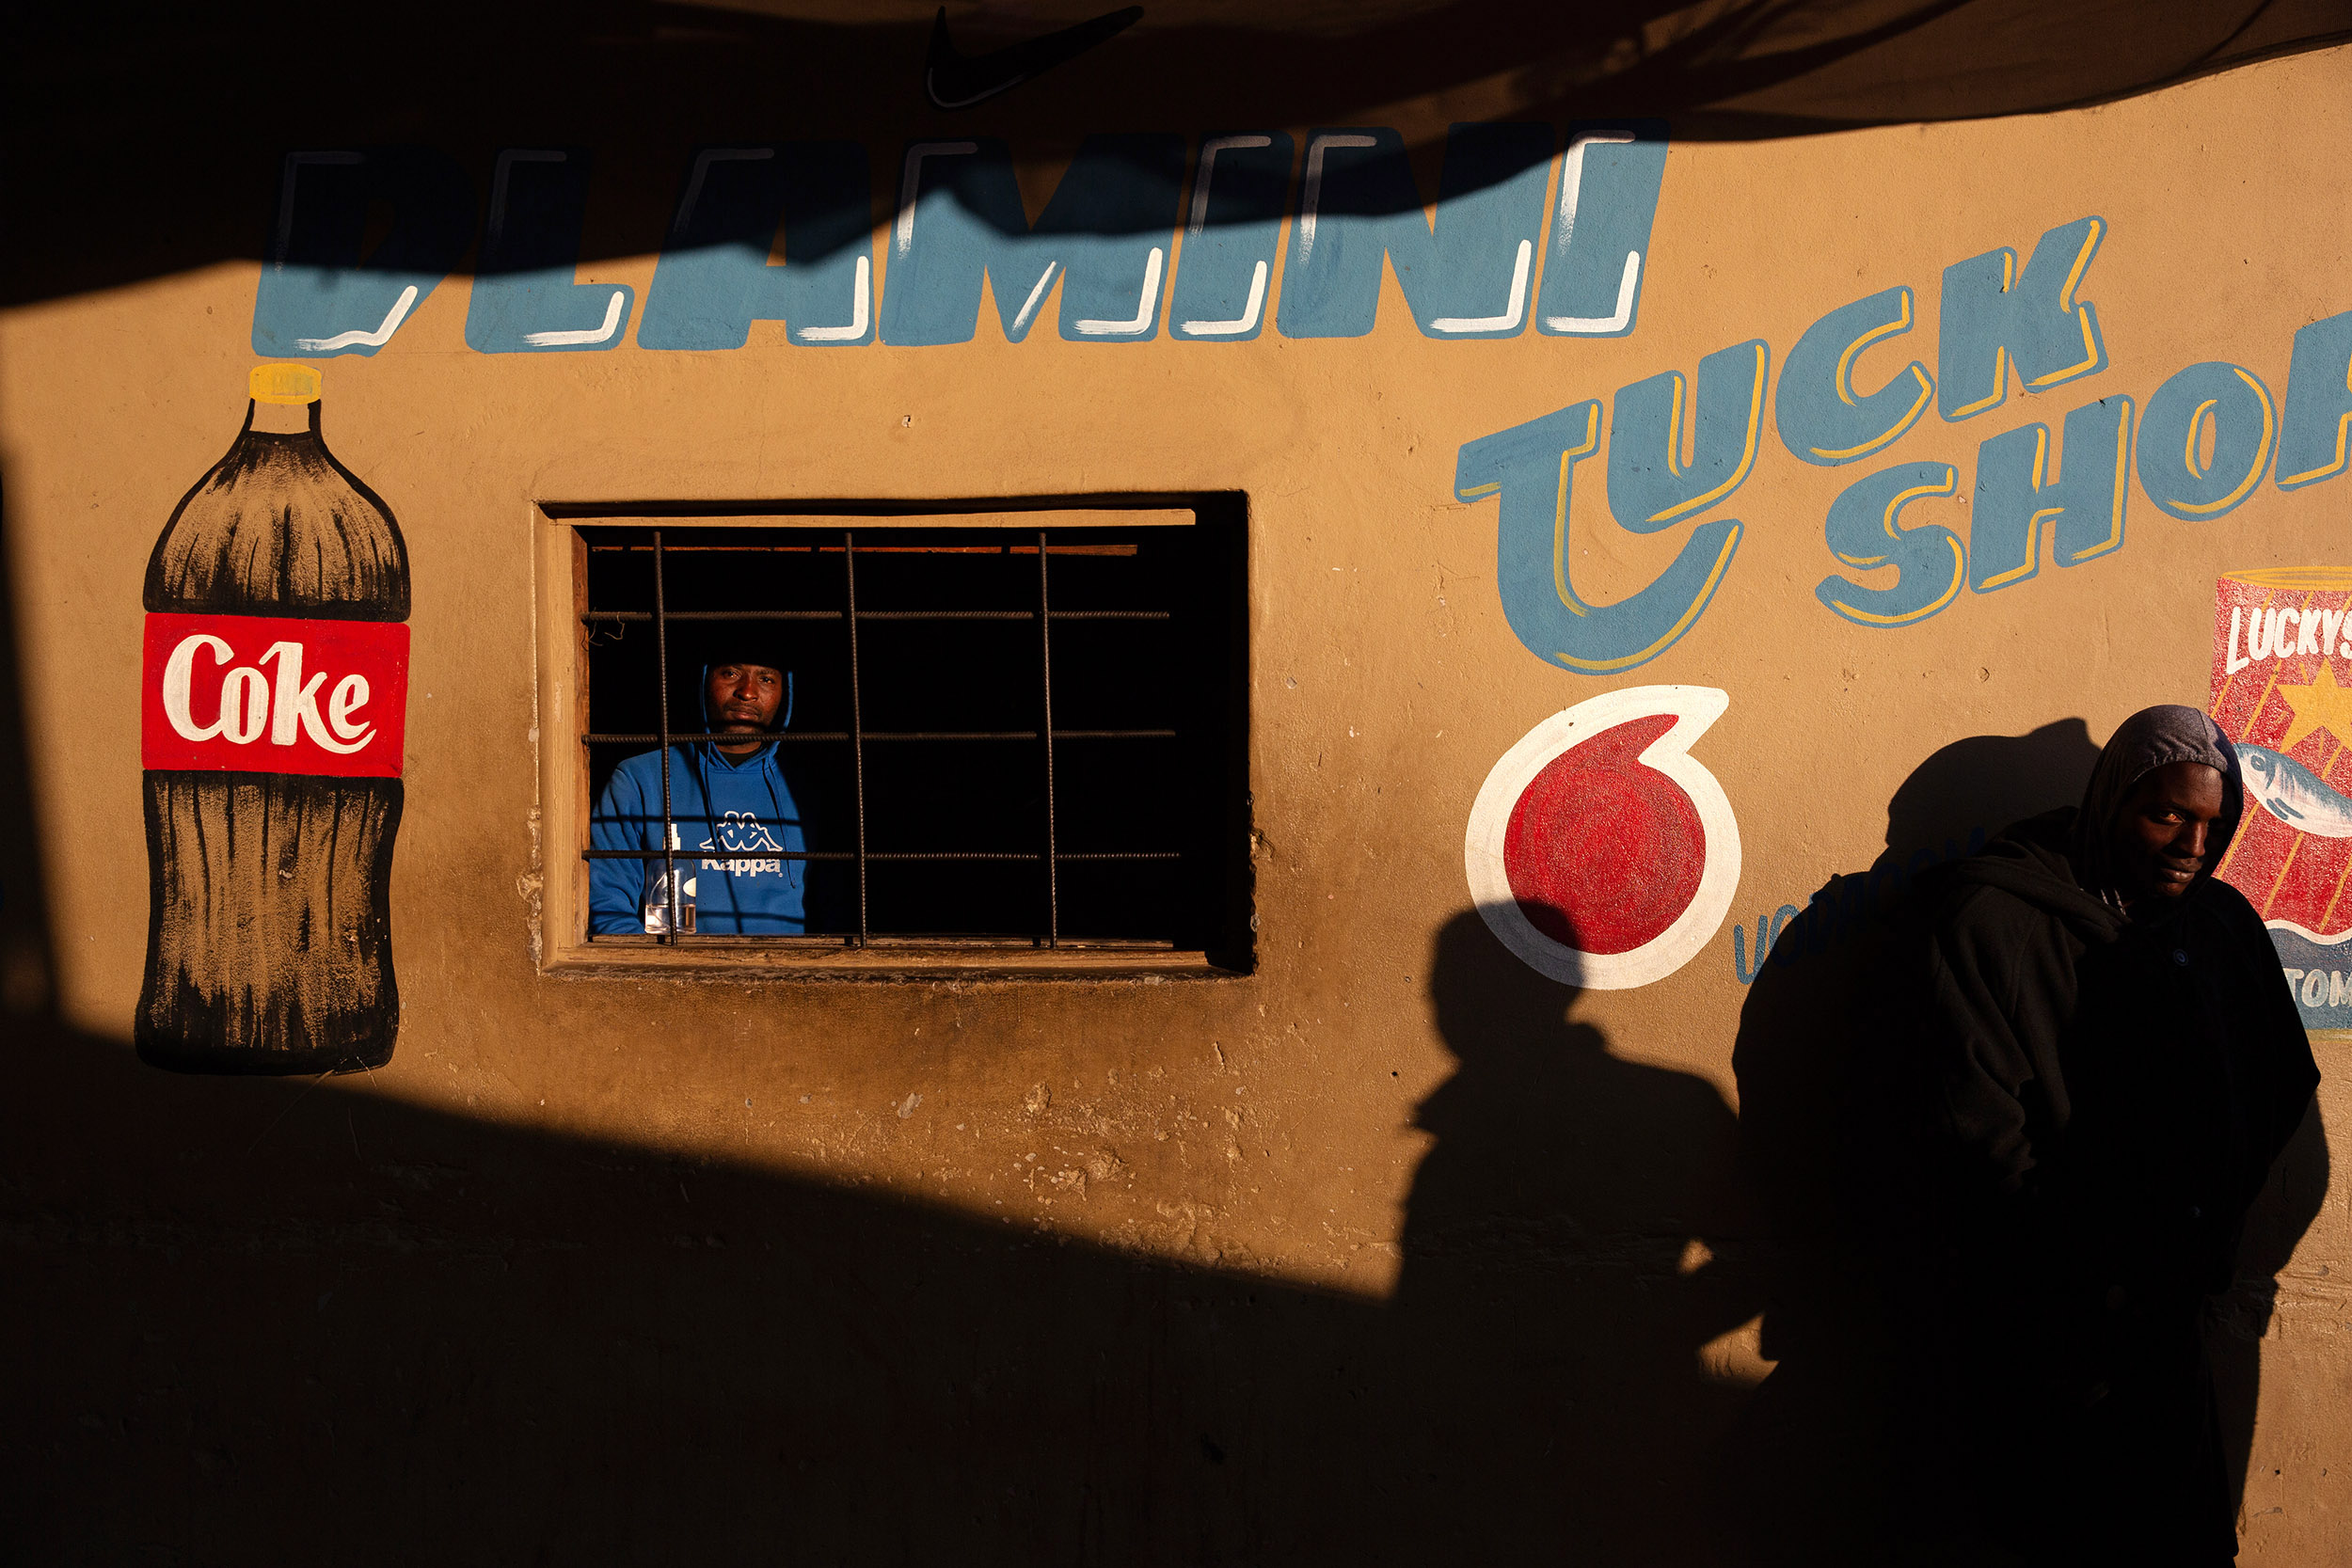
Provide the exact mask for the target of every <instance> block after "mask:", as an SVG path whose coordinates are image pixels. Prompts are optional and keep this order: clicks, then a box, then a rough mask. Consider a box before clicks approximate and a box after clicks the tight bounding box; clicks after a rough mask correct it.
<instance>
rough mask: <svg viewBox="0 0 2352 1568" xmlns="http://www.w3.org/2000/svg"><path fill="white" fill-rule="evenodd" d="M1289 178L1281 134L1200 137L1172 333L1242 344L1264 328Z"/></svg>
mask: <svg viewBox="0 0 2352 1568" xmlns="http://www.w3.org/2000/svg"><path fill="white" fill-rule="evenodd" d="M1290 179H1291V139H1290V137H1288V136H1286V135H1283V134H1282V133H1281V132H1279V131H1265V132H1259V133H1255V134H1250V135H1226V136H1205V137H1203V138H1201V142H1200V157H1199V158H1198V159H1197V160H1195V162H1194V165H1193V175H1192V205H1191V207H1190V208H1189V209H1188V210H1187V212H1186V213H1185V215H1184V256H1183V259H1182V263H1181V265H1180V267H1179V269H1178V271H1177V274H1176V282H1175V285H1174V287H1173V288H1172V289H1171V290H1170V292H1169V300H1168V324H1169V325H1168V331H1169V333H1170V334H1172V335H1173V336H1175V337H1177V338H1180V339H1189V340H1191V341H1196V342H1210V343H1240V342H1248V341H1250V340H1251V339H1253V338H1255V337H1257V336H1258V334H1259V332H1260V331H1261V330H1263V327H1264V324H1265V308H1266V302H1267V300H1268V299H1270V298H1271V297H1272V288H1273V278H1274V255H1275V249H1276V247H1277V246H1278V245H1280V243H1281V238H1282V209H1283V205H1284V198H1286V197H1287V196H1288V195H1289V193H1290Z"/></svg>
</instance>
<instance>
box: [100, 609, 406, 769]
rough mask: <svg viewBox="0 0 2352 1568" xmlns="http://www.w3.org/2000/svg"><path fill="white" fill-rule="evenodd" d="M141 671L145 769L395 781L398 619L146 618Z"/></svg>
mask: <svg viewBox="0 0 2352 1568" xmlns="http://www.w3.org/2000/svg"><path fill="white" fill-rule="evenodd" d="M140 664H141V676H140V698H139V710H140V711H139V756H140V765H141V766H142V767H144V768H149V769H151V770H165V769H183V768H198V769H206V770H236V771H241V772H250V773H310V774H325V775H328V776H331V777H337V778H346V779H396V778H398V777H400V765H401V742H402V739H403V731H404V730H405V727H406V719H407V714H408V628H407V626H405V625H403V624H402V623H400V622H397V621H301V620H294V619H292V618H280V617H277V616H259V615H181V614H167V613H162V612H151V613H150V614H149V615H148V617H147V641H146V652H145V657H143V658H142V659H141V661H140Z"/></svg>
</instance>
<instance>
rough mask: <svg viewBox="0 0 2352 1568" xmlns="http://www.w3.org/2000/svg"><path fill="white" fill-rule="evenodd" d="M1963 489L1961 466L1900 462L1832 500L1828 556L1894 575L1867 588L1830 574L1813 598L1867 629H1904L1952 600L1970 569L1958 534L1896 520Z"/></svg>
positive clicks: (1929, 525) (1939, 527) (1932, 525)
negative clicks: (1906, 510)
mask: <svg viewBox="0 0 2352 1568" xmlns="http://www.w3.org/2000/svg"><path fill="white" fill-rule="evenodd" d="M1959 489H1960V473H1959V470H1957V469H1955V468H1954V467H1952V466H1951V465H1950V464H1948V463H1899V464H1897V465H1895V467H1891V468H1882V469H1880V470H1879V471H1878V472H1877V473H1874V474H1872V475H1870V476H1869V477H1868V478H1867V479H1863V480H1859V481H1857V482H1856V483H1853V484H1851V485H1850V486H1848V487H1847V489H1846V492H1845V494H1843V495H1841V496H1839V497H1838V498H1837V499H1836V500H1834V501H1832V502H1831V503H1830V508H1829V520H1828V523H1827V525H1826V529H1825V531H1826V533H1827V535H1828V539H1829V547H1830V553H1831V554H1833V555H1835V556H1836V557H1837V559H1838V560H1839V561H1841V562H1845V563H1846V564H1847V565H1849V566H1853V567H1858V568H1860V569H1862V570H1865V571H1867V570H1871V569H1874V568H1877V567H1881V566H1892V567H1894V568H1895V580H1894V581H1893V582H1892V583H1890V584H1888V585H1887V586H1886V587H1884V588H1866V587H1864V586H1862V585H1861V584H1860V583H1857V582H1853V581H1851V580H1849V579H1848V578H1841V577H1836V576H1831V577H1826V578H1822V579H1821V581H1820V586H1818V587H1816V588H1815V589H1814V590H1813V592H1814V595H1815V597H1817V598H1819V599H1820V601H1821V602H1822V603H1823V604H1825V605H1827V606H1829V608H1830V609H1832V610H1836V612H1837V613H1838V614H1840V615H1843V616H1844V617H1845V618H1846V619H1847V620H1849V621H1853V622H1857V623H1859V624H1860V625H1862V626H1910V625H1912V624H1913V623H1914V622H1917V621H1924V620H1926V619H1927V618H1928V617H1929V616H1931V615H1932V614H1934V613H1935V612H1936V611H1937V610H1942V609H1943V608H1944V607H1945V606H1946V605H1948V604H1950V603H1951V602H1952V600H1953V599H1954V598H1955V597H1956V596H1957V595H1958V594H1959V593H1960V585H1961V583H1962V581H1963V579H1964V578H1966V577H1967V572H1968V552H1967V550H1966V548H1965V547H1963V546H1962V544H1961V542H1960V535H1958V534H1956V533H1954V532H1953V531H1951V530H1950V529H1947V528H1946V527H1944V526H1943V525H1941V524H1939V523H1919V524H1915V525H1914V526H1912V527H1910V528H1903V527H1901V526H1899V524H1898V522H1897V521H1896V519H1897V518H1898V517H1899V515H1900V514H1901V512H1902V510H1903V508H1904V507H1906V506H1909V505H1910V504H1911V503H1912V502H1914V501H1915V500H1921V499H1926V498H1928V497H1930V496H1949V495H1952V494H1955V493H1956V492H1957V491H1958V490H1959Z"/></svg>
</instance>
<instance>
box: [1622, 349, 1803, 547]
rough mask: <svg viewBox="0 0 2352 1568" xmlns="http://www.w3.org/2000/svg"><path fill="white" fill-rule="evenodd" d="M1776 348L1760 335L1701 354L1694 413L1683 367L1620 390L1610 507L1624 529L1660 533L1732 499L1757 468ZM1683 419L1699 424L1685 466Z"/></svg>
mask: <svg viewBox="0 0 2352 1568" xmlns="http://www.w3.org/2000/svg"><path fill="white" fill-rule="evenodd" d="M1771 361H1772V350H1771V349H1770V348H1768V347H1767V346H1766V345H1765V343H1764V341H1763V340H1761V339H1757V340H1756V341H1753V342H1746V343H1740V344H1738V345H1737V346H1735V347H1732V348H1726V349H1718V350H1717V351H1716V352H1715V353H1713V354H1710V355H1708V356H1707V357H1706V358H1704V359H1701V360H1700V361H1699V379H1698V395H1697V398H1696V400H1695V402H1696V405H1697V406H1696V413H1695V416H1694V415H1693V412H1692V403H1693V399H1692V395H1691V388H1690V387H1689V386H1688V384H1686V383H1685V382H1684V381H1683V379H1682V372H1679V371H1668V372H1665V373H1664V374H1662V375H1653V376H1651V377H1650V378H1649V379H1647V380H1646V381H1637V382H1635V383H1633V384H1632V385H1631V386H1629V387H1622V388H1618V390H1617V401H1616V407H1615V411H1614V413H1613V416H1612V420H1611V424H1610V429H1609V510H1610V511H1611V512H1612V513H1613V514H1614V515H1615V516H1616V519H1617V522H1618V524H1619V526H1621V527H1623V528H1626V529H1629V530H1631V531H1633V532H1635V533H1655V532H1657V531H1659V530H1660V529H1661V528H1664V527H1666V526H1667V525H1668V524H1670V523H1673V522H1676V521H1678V520H1679V519H1681V518H1684V517H1689V516H1692V515H1695V514H1697V513H1700V512H1705V511H1707V510H1708V509H1710V508H1712V507H1716V506H1720V505H1722V504H1723V503H1724V501H1727V500H1729V499H1731V495H1732V492H1734V491H1736V490H1738V489H1739V488H1740V484H1741V483H1742V482H1744V481H1745V480H1746V479H1747V477H1748V471H1749V470H1750V469H1751V468H1753V467H1756V444H1757V443H1756V433H1757V431H1758V429H1759V428H1760V427H1761V426H1762V424H1763V420H1764V380H1765V372H1766V371H1767V369H1768V368H1769V367H1770V364H1771ZM1686 423H1694V424H1695V429H1693V430H1692V432H1691V436H1692V458H1691V466H1690V467H1687V468H1686V467H1683V466H1682V439H1683V427H1684V425H1685V424H1686Z"/></svg>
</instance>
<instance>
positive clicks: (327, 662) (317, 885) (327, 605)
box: [133, 365, 408, 1072]
mask: <svg viewBox="0 0 2352 1568" xmlns="http://www.w3.org/2000/svg"><path fill="white" fill-rule="evenodd" d="M319 388H320V376H319V372H318V371H317V370H316V369H315V368H314V367H312V366H309V365H262V366H260V367H258V368H257V369H255V370H254V372H252V376H251V386H250V391H251V396H252V401H251V402H250V403H248V404H246V420H245V427H244V428H243V429H242V430H240V431H239V432H238V433H237V439H236V441H235V443H234V444H233V445H232V446H230V449H229V452H228V455H227V456H225V457H223V458H222V459H221V460H220V461H219V462H218V463H217V464H215V465H214V467H213V469H212V471H211V472H210V473H207V474H206V475H205V476H204V477H203V478H202V479H201V480H199V481H198V482H197V484H196V487H195V488H194V489H192V490H190V491H189V492H188V493H187V495H186V496H185V497H183V499H182V500H181V502H180V505H179V508H178V509H177V510H176V511H174V512H173V513H172V515H171V520H170V521H169V522H167V523H166V524H165V525H164V531H163V536H162V537H161V538H159V539H158V540H156V541H155V553H154V554H153V556H152V557H151V558H150V559H149V561H148V563H147V587H146V605H147V625H146V636H145V651H144V657H143V659H142V661H141V666H142V692H141V698H140V751H141V761H142V765H143V766H144V768H145V769H146V795H147V802H146V807H147V809H146V817H147V866H148V936H147V975H146V982H145V984H144V986H143V987H142V988H141V990H140V994H139V1010H138V1019H137V1022H136V1023H135V1027H134V1030H133V1035H134V1037H135V1040H136V1042H137V1045H138V1052H139V1055H140V1056H141V1057H142V1058H144V1059H145V1060H147V1061H149V1062H151V1063H153V1064H155V1065H156V1066H159V1067H167V1068H175V1069H182V1070H186V1071H199V1072H326V1071H342V1070H349V1069H356V1068H362V1067H376V1066H380V1065H381V1064H382V1063H383V1062H384V1061H385V1060H386V1059H388V1058H389V1056H390V1055H391V1053H392V1039H393V1037H394V1035H395V1034H396V1033H397V1032H398V1030H399V1027H400V994H399V990H398V988H397V986H396V985H395V983H394V980H393V977H392V928H391V898H390V894H391V887H390V882H391V869H392V840H393V838H394V836H395V835H396V834H397V833H398V832H399V830H400V812H401V782H400V768H401V747H402V741H403V735H402V731H403V728H404V721H405V717H406V709H407V695H408V694H407V675H408V628H407V626H405V625H404V624H403V623H405V621H406V620H407V617H408V548H407V546H406V545H405V543H404V542H403V541H402V539H401V536H400V527H399V525H398V524H397V523H395V522H394V521H393V520H392V514H391V509H390V508H389V507H387V506H386V505H385V504H384V502H383V500H382V499H379V498H378V497H377V496H376V495H375V493H374V492H373V491H372V490H370V489H369V488H368V487H367V486H366V485H365V484H362V483H360V482H359V480H358V477H357V476H355V475H354V474H353V473H352V472H351V470H350V469H348V468H346V467H343V466H342V464H341V463H338V462H337V461H336V460H335V458H334V455H333V454H332V453H331V452H329V451H327V450H326V441H325V440H324V439H323V438H322V437H321V436H320V430H319Z"/></svg>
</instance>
